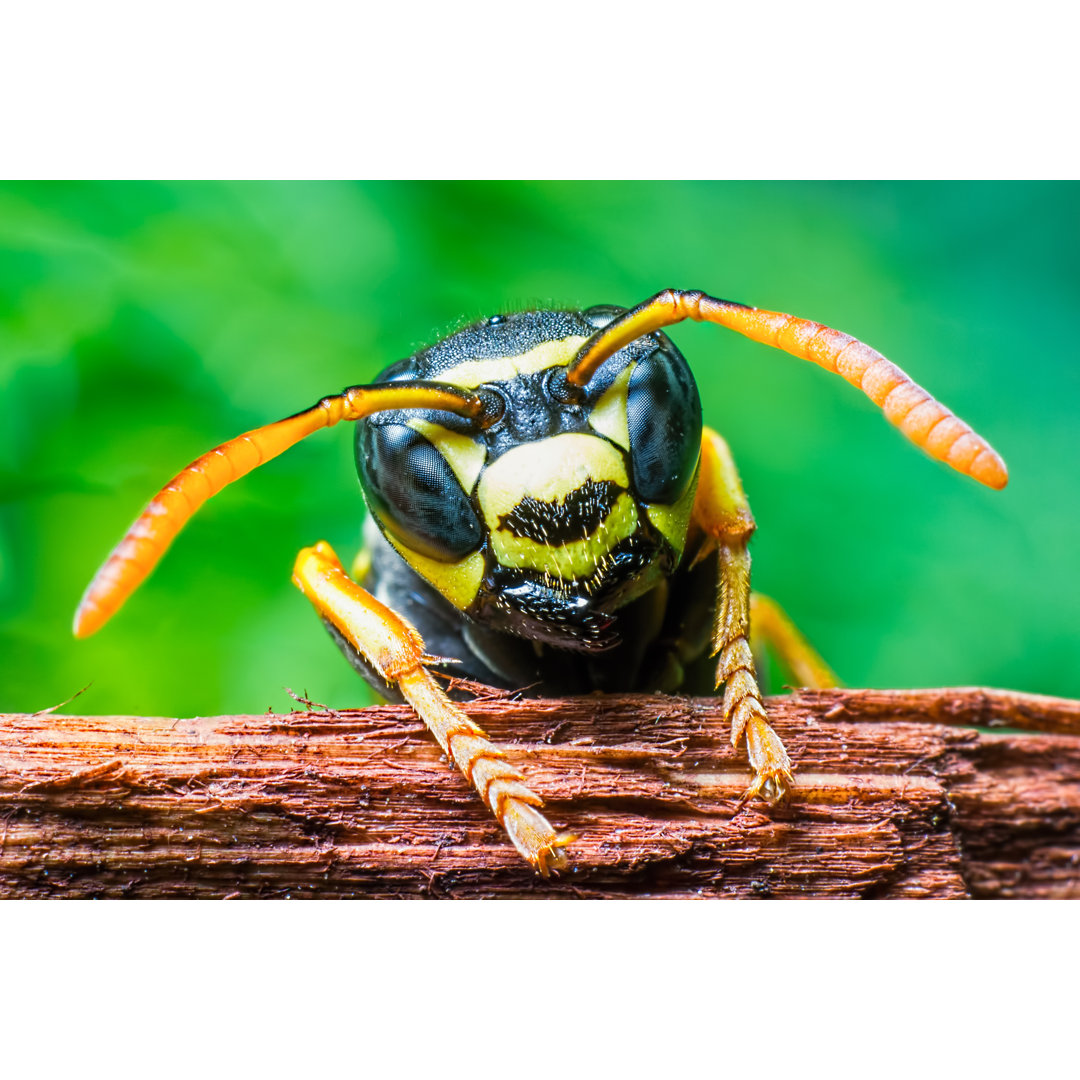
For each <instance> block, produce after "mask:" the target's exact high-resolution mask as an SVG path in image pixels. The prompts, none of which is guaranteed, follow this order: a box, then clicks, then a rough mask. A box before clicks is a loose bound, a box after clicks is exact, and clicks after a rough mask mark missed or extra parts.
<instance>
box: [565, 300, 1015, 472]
mask: <svg viewBox="0 0 1080 1080" xmlns="http://www.w3.org/2000/svg"><path fill="white" fill-rule="evenodd" d="M683 319H695V320H696V321H698V322H711V323H716V324H717V325H718V326H726V327H727V328H728V329H729V330H736V331H738V332H739V333H740V334H745V335H746V337H748V338H750V339H751V340H753V341H760V342H762V343H763V344H765V345H773V346H775V347H776V348H778V349H783V350H784V352H789V353H791V355H792V356H797V357H799V358H800V359H801V360H810V361H812V362H813V363H815V364H820V365H821V366H822V367H823V368H825V369H826V370H827V371H833V372H835V373H836V374H837V375H842V376H843V377H844V378H845V379H847V381H848V382H849V383H851V384H852V385H853V386H857V387H859V389H860V390H862V391H863V393H865V394H866V396H867V397H868V398H870V400H871V401H873V402H874V404H875V405H880V406H881V408H882V411H883V412H884V413H885V417H886V419H887V420H889V421H890V423H893V424H895V425H896V426H897V427H898V428H899V429H900V430H901V431H902V432H903V433H904V434H905V435H906V436H907V437H908V438H909V439H910V440H911V441H912V442H913V443H914V444H915V445H916V446H921V447H922V448H923V449H924V450H926V451H927V453H929V454H930V455H931V456H932V457H935V458H937V459H938V460H939V461H944V462H945V463H946V464H947V465H951V466H952V467H953V468H954V469H956V470H957V472H962V473H964V474H965V475H966V476H970V477H973V478H974V479H975V480H978V481H979V483H981V484H986V485H987V486H988V487H992V488H1003V487H1004V486H1005V485H1006V484H1007V483H1008V482H1009V473H1008V470H1007V469H1006V467H1005V462H1004V461H1002V460H1001V457H1000V456H999V455H998V453H997V452H996V451H995V450H994V449H993V448H992V447H991V446H990V444H989V443H988V442H987V441H986V440H985V439H983V438H982V437H981V436H979V435H976V434H975V432H974V431H972V430H971V428H970V427H969V426H968V425H967V424H965V423H964V421H963V420H961V419H960V418H959V417H958V416H955V415H954V414H953V413H952V412H950V411H949V410H948V409H947V408H945V406H944V405H942V404H941V403H940V402H939V401H935V400H934V398H933V397H932V396H931V395H930V394H928V393H927V392H926V391H925V390H924V389H923V388H922V387H921V386H919V385H918V384H917V383H915V382H913V381H912V379H911V378H910V377H909V376H908V375H906V374H905V373H904V372H903V371H901V370H900V368H898V367H897V366H896V365H895V364H893V363H892V362H891V361H889V360H886V359H885V357H884V356H882V355H881V353H879V352H878V351H877V350H876V349H871V348H870V346H869V345H865V344H863V342H861V341H859V340H858V339H856V338H853V337H850V336H849V335H848V334H842V333H840V331H839V330H831V329H830V328H829V327H827V326H822V325H821V323H816V322H811V321H810V320H809V319H799V318H797V317H796V316H794V315H784V314H781V313H780V312H776V311H764V310H762V309H760V308H752V307H747V306H746V305H745V304H736V303H733V302H732V301H730V300H718V299H717V298H716V297H714V296H707V295H706V294H705V293H702V292H686V291H683V290H682V289H665V290H664V291H663V292H660V293H657V294H656V295H655V296H654V297H652V298H651V299H649V300H646V301H645V302H644V303H643V304H639V305H638V306H637V307H636V308H633V309H632V310H630V311H627V312H626V313H625V314H623V315H620V316H619V317H618V318H617V319H615V320H613V321H612V322H610V323H608V325H607V326H605V327H604V328H603V329H602V330H600V331H598V332H597V333H596V334H594V335H593V336H592V337H591V338H590V339H589V340H588V341H587V342H586V343H585V344H584V345H583V346H582V347H581V350H580V351H579V352H578V354H577V356H576V357H575V358H574V360H573V361H572V362H571V364H570V366H569V367H568V368H567V370H566V381H567V382H568V383H570V385H571V386H575V387H579V388H580V387H583V386H585V385H586V383H588V381H589V379H591V378H592V376H593V374H594V372H595V371H596V370H597V368H599V367H600V365H601V364H602V363H603V362H604V361H605V360H606V359H607V358H608V357H609V356H611V355H612V354H614V353H616V352H618V350H619V349H621V348H622V347H623V346H624V345H629V344H630V342H631V341H635V340H637V338H639V337H642V336H643V335H645V334H651V333H652V332H653V331H655V330H660V329H662V328H663V327H665V326H671V325H672V324H673V323H678V322H682V321H683Z"/></svg>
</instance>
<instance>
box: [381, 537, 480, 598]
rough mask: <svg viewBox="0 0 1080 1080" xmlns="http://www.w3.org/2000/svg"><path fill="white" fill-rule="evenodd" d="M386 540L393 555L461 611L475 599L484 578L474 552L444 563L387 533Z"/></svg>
mask: <svg viewBox="0 0 1080 1080" xmlns="http://www.w3.org/2000/svg"><path fill="white" fill-rule="evenodd" d="M383 535H385V537H386V539H387V540H389V541H390V543H391V544H392V545H393V546H394V549H395V550H396V551H397V553H398V554H399V555H400V556H401V557H402V558H403V559H404V560H405V561H406V562H407V563H408V564H409V565H410V566H411V567H412V568H413V569H414V570H415V571H416V572H417V573H418V574H419V575H420V576H421V577H422V578H423V579H424V580H425V581H426V582H428V584H430V585H434V586H435V588H436V589H438V590H439V592H441V593H442V594H443V596H445V597H446V599H447V600H449V601H450V603H451V604H453V605H454V607H456V608H458V609H459V610H461V611H464V610H465V608H467V607H468V606H469V605H470V604H471V603H472V602H473V600H474V599H475V597H476V594H477V592H478V591H479V589H480V582H481V580H482V579H483V577H484V556H483V554H482V553H481V552H479V551H474V552H473V553H472V554H471V555H467V556H466V557H465V558H464V559H461V560H460V561H458V562H453V563H445V562H439V561H438V560H437V559H429V558H428V557H427V556H426V555H420V554H419V553H418V552H415V551H413V550H411V549H410V548H407V547H406V546H405V545H404V544H403V543H402V542H401V541H400V540H398V539H397V538H396V537H394V536H393V535H392V534H391V533H389V532H386V533H384V534H383Z"/></svg>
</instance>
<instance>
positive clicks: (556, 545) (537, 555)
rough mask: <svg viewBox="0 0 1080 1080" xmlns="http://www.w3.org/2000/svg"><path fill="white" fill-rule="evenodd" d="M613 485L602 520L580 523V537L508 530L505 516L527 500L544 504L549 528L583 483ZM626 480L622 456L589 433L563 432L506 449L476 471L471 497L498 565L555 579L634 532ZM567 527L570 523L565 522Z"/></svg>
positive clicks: (577, 574) (596, 559)
mask: <svg viewBox="0 0 1080 1080" xmlns="http://www.w3.org/2000/svg"><path fill="white" fill-rule="evenodd" d="M590 482H591V483H592V484H593V485H594V487H599V486H602V485H605V484H606V485H610V487H609V490H614V489H621V492H620V493H619V494H618V495H617V497H615V498H614V500H613V503H612V505H611V509H610V511H609V512H608V513H607V515H606V517H605V518H604V520H603V521H602V522H599V523H594V524H590V525H588V526H585V525H584V524H583V526H582V532H581V536H580V538H578V537H574V538H573V539H562V538H559V539H558V540H556V539H555V538H554V537H553V541H552V542H549V543H544V542H542V540H538V539H536V538H533V537H529V536H523V535H520V533H515V532H513V531H512V530H511V529H509V528H507V527H506V525H505V522H506V519H507V518H511V517H513V516H514V515H515V514H522V513H523V511H524V509H525V508H526V507H527V506H528V505H529V504H530V503H532V504H536V503H540V504H544V503H546V504H551V506H552V509H553V527H554V526H555V525H556V524H557V527H558V530H559V532H560V533H564V532H565V531H566V529H567V526H568V523H567V522H566V521H565V520H558V521H556V518H558V517H559V514H558V510H559V509H560V507H562V506H564V505H565V504H566V502H567V500H568V499H570V498H571V497H572V496H574V495H575V493H577V492H579V491H581V490H583V489H585V488H586V486H587V485H588V484H589V483H590ZM629 486H630V485H629V477H628V476H627V472H626V463H625V461H624V460H623V456H622V454H621V453H620V452H619V451H618V450H617V449H616V448H615V447H614V446H612V444H611V443H609V442H607V441H606V440H605V439H601V438H598V437H597V436H595V435H584V434H576V433H570V434H564V435H555V436H553V437H552V438H550V439H541V440H540V441H538V442H532V443H525V444H523V445H521V446H516V447H514V448H513V449H512V450H509V451H507V452H506V453H505V454H503V455H502V457H500V458H498V459H497V460H496V461H495V462H494V463H493V464H492V465H489V466H488V468H487V469H486V470H485V471H484V474H483V475H482V476H481V478H480V486H479V488H478V489H477V495H478V497H479V500H480V508H481V511H482V512H483V515H484V521H485V524H486V525H487V527H488V530H489V535H490V538H491V547H492V551H493V553H494V555H495V557H496V558H497V559H498V561H499V562H500V563H501V564H502V565H503V566H510V567H521V568H527V569H530V570H536V571H538V572H540V573H546V574H550V575H551V576H552V577H556V578H560V579H562V580H567V581H568V580H573V579H576V578H582V577H588V576H589V575H590V574H592V572H593V571H594V570H596V568H597V567H598V566H599V565H600V563H601V562H602V561H603V558H604V556H605V555H607V554H608V552H609V551H611V549H612V548H613V547H615V545H616V544H618V543H619V542H620V541H621V540H625V539H626V538H627V537H628V536H630V535H632V534H633V532H634V531H635V530H636V529H637V525H638V518H637V507H636V505H635V503H634V500H633V499H632V498H631V497H630V496H629V495H628V494H627V493H626V491H627V489H628V488H629ZM570 527H571V528H572V523H571V525H570Z"/></svg>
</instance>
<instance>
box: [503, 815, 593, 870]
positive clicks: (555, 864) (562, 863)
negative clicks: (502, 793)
mask: <svg viewBox="0 0 1080 1080" xmlns="http://www.w3.org/2000/svg"><path fill="white" fill-rule="evenodd" d="M499 819H500V820H501V821H502V825H503V828H504V829H506V832H507V834H508V835H509V837H510V840H511V841H512V842H513V845H514V847H516V848H517V849H518V851H519V852H520V853H521V856H522V858H524V859H525V861H526V862H527V863H528V864H529V865H530V866H532V867H534V868H535V869H536V870H538V871H539V872H540V873H541V874H542V875H543V876H544V877H548V876H549V875H550V874H552V873H553V872H555V873H557V872H558V871H560V870H565V869H566V868H567V866H569V864H570V860H569V859H568V858H567V856H566V852H565V851H564V850H563V849H564V848H565V847H566V846H567V844H570V843H572V842H573V841H574V840H576V839H577V837H576V836H574V834H573V833H557V832H556V831H555V830H554V829H553V828H552V827H551V824H550V823H549V822H548V819H547V818H546V817H544V815H543V814H541V813H540V811H539V810H537V808H536V807H535V806H533V805H531V804H529V803H526V802H522V801H521V800H520V799H508V800H507V801H506V804H505V806H504V808H503V810H502V812H501V813H500V814H499Z"/></svg>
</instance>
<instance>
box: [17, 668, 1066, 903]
mask: <svg viewBox="0 0 1080 1080" xmlns="http://www.w3.org/2000/svg"><path fill="white" fill-rule="evenodd" d="M768 706H769V709H770V712H771V716H772V718H773V721H774V725H775V727H776V728H777V730H778V731H779V733H780V734H781V736H782V737H783V738H784V740H785V742H786V743H787V745H788V748H789V750H790V751H791V755H792V759H793V760H794V762H795V764H796V768H797V770H798V771H797V787H796V790H795V793H794V797H793V798H792V800H791V801H790V803H788V804H787V805H786V806H783V807H780V808H777V809H775V810H772V811H768V810H767V809H766V808H764V807H763V806H762V805H761V804H757V805H753V806H747V807H744V808H741V809H740V808H739V807H738V800H739V796H740V795H741V794H742V792H743V790H744V789H745V787H746V785H747V783H748V781H749V772H748V769H747V765H746V758H745V753H744V751H742V750H740V751H738V752H736V751H733V750H732V749H731V747H730V746H728V745H727V739H726V738H725V736H724V733H723V728H722V726H721V725H720V724H719V721H718V718H717V713H718V709H719V701H718V700H717V699H711V698H709V699H702V698H696V699H687V698H677V697H590V698H577V699H567V700H561V701H508V700H496V699H488V700H483V701H477V702H475V703H472V704H470V705H469V706H468V709H467V711H468V712H469V713H470V715H472V716H473V717H474V718H475V719H476V720H477V722H478V723H480V724H481V726H483V727H484V728H486V729H487V730H488V732H489V733H490V734H491V736H492V737H493V738H494V739H495V740H496V741H498V742H499V743H500V744H501V745H503V746H504V747H505V749H506V750H507V755H508V757H509V758H510V760H511V761H513V762H515V763H517V764H519V765H520V767H521V768H522V770H523V771H524V772H525V773H526V774H527V777H528V780H529V782H530V784H532V785H533V786H534V787H535V788H536V789H537V790H538V791H540V792H541V793H543V794H544V796H545V798H546V799H547V805H548V814H549V816H550V818H551V819H552V821H553V822H554V823H555V824H556V825H557V826H559V827H565V828H569V829H570V830H572V831H573V832H575V833H577V834H578V836H579V839H578V840H577V841H576V842H575V843H574V845H573V846H572V848H571V854H572V856H573V860H574V861H573V869H572V871H570V872H569V873H566V874H564V875H563V876H562V877H560V878H558V879H552V880H550V881H544V880H542V879H541V878H539V877H537V876H536V875H535V874H533V873H532V872H531V871H530V870H529V868H528V867H527V866H525V865H524V863H522V862H521V860H520V859H519V858H518V856H517V854H516V853H515V852H514V850H513V849H512V848H511V846H510V845H509V843H508V842H507V841H506V839H505V837H504V836H503V835H502V834H501V832H500V830H499V828H498V827H497V826H496V824H495V822H494V820H493V819H492V818H491V816H490V815H489V814H488V812H487V811H486V809H484V807H483V806H481V804H480V802H479V800H478V799H477V798H476V796H475V795H474V794H473V792H472V791H471V789H470V788H469V787H468V786H467V785H466V783H465V781H464V780H463V779H462V778H461V777H460V776H459V775H458V774H457V773H456V772H455V771H454V770H452V769H451V768H449V767H448V765H447V764H446V762H445V761H444V760H441V755H440V751H439V749H438V747H437V746H436V745H435V743H434V741H433V740H432V739H431V738H430V736H429V735H427V733H426V732H425V731H424V729H423V727H422V726H421V725H420V723H419V722H418V721H417V720H416V719H415V717H414V716H413V714H412V713H411V712H410V711H409V710H407V709H405V708H404V707H398V706H379V707H374V708H370V709H363V710H357V711H352V712H342V713H330V712H317V711H313V712H306V713H293V714H291V715H288V716H279V715H264V716H218V717H207V718H199V719H194V720H176V719H161V718H154V717H130V716H119V717H116V716H111V717H110V716H104V717H87V716H54V715H48V714H37V715H33V716H26V715H9V716H0V895H3V896H8V897H22V896H68V897H85V896H138V897H161V896H172V897H179V896H187V897H193V896H195V897H199V896H205V897H221V896H251V897H254V896H293V897H298V896H319V897H337V896H371V897H374V896H462V897H478V896H526V895H528V896H587V897H611V896H701V895H708V896H761V897H765V896H776V897H785V896H803V897H810V896H816V897H824V896H864V897H899V896H932V897H961V896H983V897H1007V896H1024V897H1065V896H1080V702H1075V701H1063V700H1060V699H1054V698H1042V697H1036V696H1034V695H1025V694H1014V693H1008V692H1005V691H995V690H981V689H959V690H918V691H900V690H890V691H878V690H832V691H799V692H797V693H796V694H795V695H794V696H793V697H789V698H773V699H771V700H770V701H769V703H768ZM968 724H979V725H981V726H983V727H989V728H997V727H1000V726H1002V725H1006V726H1008V727H1010V728H1021V729H1025V730H1026V731H1027V732H1047V733H1045V734H1021V733H1015V732H1014V733H1003V732H1000V731H992V732H990V733H986V732H980V731H976V730H974V729H972V728H970V727H963V726H960V725H968Z"/></svg>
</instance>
